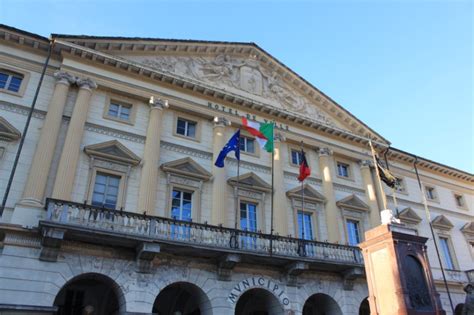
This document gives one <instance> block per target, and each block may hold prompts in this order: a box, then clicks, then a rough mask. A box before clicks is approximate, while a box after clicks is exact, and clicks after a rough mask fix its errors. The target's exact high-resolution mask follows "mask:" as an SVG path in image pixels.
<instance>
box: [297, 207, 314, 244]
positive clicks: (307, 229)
mask: <svg viewBox="0 0 474 315" xmlns="http://www.w3.org/2000/svg"><path fill="white" fill-rule="evenodd" d="M311 217H312V216H311V213H308V212H303V211H298V236H299V238H300V239H304V240H312V239H313V235H314V234H313V222H312V220H311V219H312V218H311Z"/></svg>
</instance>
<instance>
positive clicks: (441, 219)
mask: <svg viewBox="0 0 474 315" xmlns="http://www.w3.org/2000/svg"><path fill="white" fill-rule="evenodd" d="M431 225H433V227H435V228H437V229H441V230H451V229H452V228H453V226H454V225H453V224H452V223H451V221H449V220H448V218H446V217H445V216H444V215H442V214H441V215H439V216H437V217H436V218H434V219H433V221H431Z"/></svg>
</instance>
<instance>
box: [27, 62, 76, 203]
mask: <svg viewBox="0 0 474 315" xmlns="http://www.w3.org/2000/svg"><path fill="white" fill-rule="evenodd" d="M54 77H55V78H56V80H57V81H56V86H55V87H54V92H53V96H52V97H51V100H50V102H49V106H48V112H47V113H46V118H45V120H44V123H43V126H42V128H41V134H40V138H39V141H38V144H37V146H36V151H35V154H34V157H33V160H32V162H31V167H30V172H29V174H28V179H27V182H26V185H25V190H24V191H23V198H22V200H21V201H20V203H22V204H27V205H31V206H41V204H42V202H43V198H44V191H45V189H46V182H47V180H48V174H49V170H50V168H51V162H52V160H53V155H54V149H55V147H56V142H57V139H58V135H59V128H60V127H61V122H62V117H63V111H64V107H65V105H66V99H67V95H68V91H69V87H70V85H71V84H73V83H74V82H75V81H76V78H75V77H74V76H73V75H71V74H69V73H67V72H64V71H59V72H56V73H55V74H54Z"/></svg>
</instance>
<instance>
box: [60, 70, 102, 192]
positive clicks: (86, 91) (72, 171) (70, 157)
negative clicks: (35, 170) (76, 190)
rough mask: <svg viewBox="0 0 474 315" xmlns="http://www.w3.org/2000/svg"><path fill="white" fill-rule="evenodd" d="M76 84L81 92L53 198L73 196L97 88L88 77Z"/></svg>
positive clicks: (75, 106) (64, 148) (65, 145)
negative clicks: (89, 114) (83, 136)
mask: <svg viewBox="0 0 474 315" xmlns="http://www.w3.org/2000/svg"><path fill="white" fill-rule="evenodd" d="M76 84H77V85H78V86H79V92H78V94H77V98H76V102H75V104H74V110H73V112H72V116H71V121H70V122H69V126H68V130H67V133H66V139H65V142H64V147H63V150H62V153H61V158H60V160H59V165H58V171H57V173H56V181H55V182H54V188H53V198H57V199H63V200H69V199H70V198H71V193H72V188H73V185H74V179H75V175H76V170H77V161H78V160H79V154H80V148H81V141H82V135H83V133H84V124H85V122H86V118H87V112H88V110H89V103H90V99H91V96H92V91H93V90H94V89H96V88H97V84H96V83H95V82H94V81H92V80H91V79H88V78H85V79H78V80H77V81H76Z"/></svg>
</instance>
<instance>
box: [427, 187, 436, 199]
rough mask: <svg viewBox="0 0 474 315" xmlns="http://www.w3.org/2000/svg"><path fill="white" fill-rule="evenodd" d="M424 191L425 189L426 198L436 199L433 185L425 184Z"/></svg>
mask: <svg viewBox="0 0 474 315" xmlns="http://www.w3.org/2000/svg"><path fill="white" fill-rule="evenodd" d="M425 191H426V198H427V199H429V200H435V199H436V193H435V189H434V187H429V186H426V187H425Z"/></svg>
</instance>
